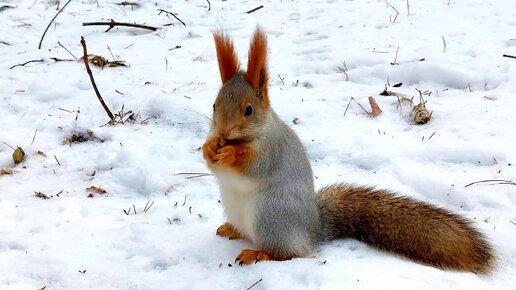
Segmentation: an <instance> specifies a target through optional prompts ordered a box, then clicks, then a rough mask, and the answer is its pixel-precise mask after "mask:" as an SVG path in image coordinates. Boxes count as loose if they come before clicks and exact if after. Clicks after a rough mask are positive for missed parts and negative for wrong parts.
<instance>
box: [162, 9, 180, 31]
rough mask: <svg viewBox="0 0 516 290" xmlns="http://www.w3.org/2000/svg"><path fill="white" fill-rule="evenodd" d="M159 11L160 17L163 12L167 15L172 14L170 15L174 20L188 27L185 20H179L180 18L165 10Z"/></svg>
mask: <svg viewBox="0 0 516 290" xmlns="http://www.w3.org/2000/svg"><path fill="white" fill-rule="evenodd" d="M158 11H159V13H158V15H160V14H161V13H162V12H165V13H166V14H167V15H169V14H170V15H172V16H174V18H175V19H177V21H179V22H181V24H183V25H184V26H185V27H186V24H185V23H184V22H183V20H181V19H179V17H177V16H176V15H175V14H174V13H172V12H169V11H167V10H163V9H158Z"/></svg>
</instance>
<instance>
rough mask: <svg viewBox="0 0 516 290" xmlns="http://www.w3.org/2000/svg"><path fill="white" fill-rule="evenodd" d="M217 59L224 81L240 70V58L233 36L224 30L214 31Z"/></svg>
mask: <svg viewBox="0 0 516 290" xmlns="http://www.w3.org/2000/svg"><path fill="white" fill-rule="evenodd" d="M213 38H214V39H215V48H216V49H217V60H218V62H219V71H220V78H221V79H222V83H225V82H226V81H229V80H230V79H231V78H232V77H234V76H235V75H236V74H237V73H238V70H239V65H238V58H237V55H236V52H235V48H234V46H233V41H232V40H231V38H230V37H229V36H228V35H227V34H226V33H224V31H222V30H217V31H215V32H213Z"/></svg>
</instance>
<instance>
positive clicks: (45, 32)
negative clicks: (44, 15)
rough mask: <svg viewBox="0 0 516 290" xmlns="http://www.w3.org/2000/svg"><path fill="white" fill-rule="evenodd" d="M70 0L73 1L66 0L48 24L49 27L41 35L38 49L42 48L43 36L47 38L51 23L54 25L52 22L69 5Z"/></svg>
mask: <svg viewBox="0 0 516 290" xmlns="http://www.w3.org/2000/svg"><path fill="white" fill-rule="evenodd" d="M70 2H72V0H68V2H66V4H65V5H63V7H62V8H61V9H60V10H59V11H58V12H57V13H56V15H55V16H54V18H52V20H50V22H49V23H48V25H47V28H45V31H44V32H43V35H41V39H40V40H39V45H38V49H41V43H43V38H45V34H47V31H48V29H49V28H50V25H52V22H54V20H56V18H57V16H58V15H59V14H61V12H63V10H64V9H65V7H66V5H68V4H69V3H70Z"/></svg>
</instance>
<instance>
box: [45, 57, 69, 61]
mask: <svg viewBox="0 0 516 290" xmlns="http://www.w3.org/2000/svg"><path fill="white" fill-rule="evenodd" d="M50 59H51V60H53V61H55V62H60V61H75V60H73V59H64V58H57V57H51V58H50Z"/></svg>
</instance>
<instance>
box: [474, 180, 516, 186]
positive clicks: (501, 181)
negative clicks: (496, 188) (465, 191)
mask: <svg viewBox="0 0 516 290" xmlns="http://www.w3.org/2000/svg"><path fill="white" fill-rule="evenodd" d="M485 182H498V184H509V185H516V183H514V182H513V181H511V180H505V179H486V180H480V181H475V182H472V183H470V184H468V185H465V186H464V187H468V186H471V185H473V184H478V183H485Z"/></svg>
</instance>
